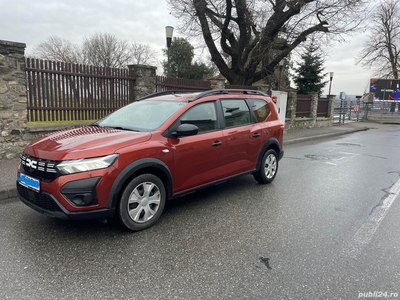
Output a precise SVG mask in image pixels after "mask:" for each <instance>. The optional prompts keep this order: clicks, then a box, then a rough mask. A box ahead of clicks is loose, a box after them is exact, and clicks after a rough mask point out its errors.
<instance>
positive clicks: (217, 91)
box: [189, 89, 269, 102]
mask: <svg viewBox="0 0 400 300" xmlns="http://www.w3.org/2000/svg"><path fill="white" fill-rule="evenodd" d="M229 92H232V93H235V92H236V93H243V94H249V95H260V96H267V97H269V95H267V94H266V93H264V92H261V91H258V90H246V89H214V90H208V91H205V92H202V93H200V94H198V95H196V96H194V97H193V98H192V99H190V100H189V101H191V102H192V101H196V100H198V99H200V98H203V97H207V96H211V95H216V94H228V93H229Z"/></svg>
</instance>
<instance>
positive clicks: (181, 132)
mask: <svg viewBox="0 0 400 300" xmlns="http://www.w3.org/2000/svg"><path fill="white" fill-rule="evenodd" d="M198 132H199V127H197V126H196V125H193V124H181V125H179V126H178V128H176V131H175V132H173V133H172V135H173V136H174V137H179V136H190V135H196V134H197V133H198Z"/></svg>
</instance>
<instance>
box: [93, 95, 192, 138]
mask: <svg viewBox="0 0 400 300" xmlns="http://www.w3.org/2000/svg"><path fill="white" fill-rule="evenodd" d="M184 105H185V102H180V101H170V100H169V101H163V100H142V101H137V102H134V103H131V104H129V105H127V106H124V107H122V108H120V109H119V110H117V111H115V112H113V113H111V114H110V115H108V116H106V117H105V118H103V119H101V120H100V121H98V122H96V123H95V124H94V125H96V126H100V127H112V128H118V129H125V130H133V131H153V130H156V129H157V128H159V127H160V126H161V125H162V124H164V122H165V121H167V120H168V118H170V117H171V116H172V115H173V114H174V113H175V112H177V111H178V110H179V109H180V108H181V107H183V106H184Z"/></svg>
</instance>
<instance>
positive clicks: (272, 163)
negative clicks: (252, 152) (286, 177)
mask: <svg viewBox="0 0 400 300" xmlns="http://www.w3.org/2000/svg"><path fill="white" fill-rule="evenodd" d="M278 160H279V159H278V155H277V154H276V152H275V150H273V149H269V150H268V151H267V152H265V154H264V156H263V158H262V160H261V167H260V170H259V171H258V172H257V173H255V174H253V176H254V179H255V180H257V181H258V182H259V183H271V182H272V181H273V180H274V178H275V176H276V173H277V172H278Z"/></svg>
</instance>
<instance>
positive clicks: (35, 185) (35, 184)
mask: <svg viewBox="0 0 400 300" xmlns="http://www.w3.org/2000/svg"><path fill="white" fill-rule="evenodd" d="M18 182H19V183H20V184H22V185H23V186H25V187H27V188H30V189H32V190H34V191H36V192H39V191H40V181H39V180H37V179H35V178H32V177H29V176H27V175H25V174H22V173H20V174H19V176H18Z"/></svg>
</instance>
